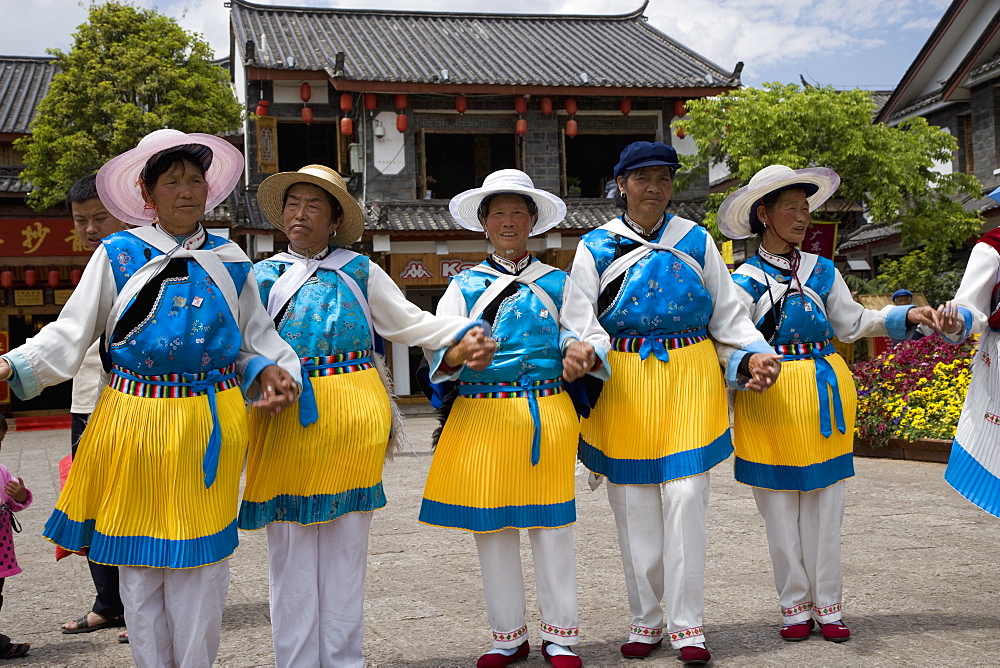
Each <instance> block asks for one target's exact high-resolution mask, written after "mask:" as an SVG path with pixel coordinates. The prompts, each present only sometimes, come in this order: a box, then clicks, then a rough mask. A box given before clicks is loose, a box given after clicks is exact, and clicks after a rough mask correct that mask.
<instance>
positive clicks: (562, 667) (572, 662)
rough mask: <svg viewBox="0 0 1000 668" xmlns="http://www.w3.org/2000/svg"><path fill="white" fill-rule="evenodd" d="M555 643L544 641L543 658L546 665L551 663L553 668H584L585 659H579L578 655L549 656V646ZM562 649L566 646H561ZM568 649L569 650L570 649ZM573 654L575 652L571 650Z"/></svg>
mask: <svg viewBox="0 0 1000 668" xmlns="http://www.w3.org/2000/svg"><path fill="white" fill-rule="evenodd" d="M553 644H554V643H551V642H549V641H548V640H543V641H542V656H543V657H545V662H546V663H551V664H552V668H582V666H583V659H581V658H580V657H578V656H577V655H576V654H574V655H572V656H570V655H568V654H555V655H552V654H549V650H548V648H549V646H551V645H553ZM560 647H566V646H565V645H560ZM566 649H569V648H568V647H567V648H566ZM570 651H571V652H572V651H573V650H570Z"/></svg>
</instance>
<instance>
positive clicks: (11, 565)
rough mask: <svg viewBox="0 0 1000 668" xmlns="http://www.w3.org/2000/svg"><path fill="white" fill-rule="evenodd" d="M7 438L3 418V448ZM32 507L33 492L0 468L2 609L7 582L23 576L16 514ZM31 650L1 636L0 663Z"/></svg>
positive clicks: (0, 440)
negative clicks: (17, 549) (17, 548)
mask: <svg viewBox="0 0 1000 668" xmlns="http://www.w3.org/2000/svg"><path fill="white" fill-rule="evenodd" d="M6 435H7V421H6V420H5V419H4V418H3V416H2V415H0V444H2V443H3V439H4V437H5V436H6ZM30 505H31V491H30V490H28V488H27V487H25V486H24V481H23V480H21V479H20V478H15V477H14V476H12V475H11V474H10V471H8V470H7V467H6V466H4V465H3V464H0V607H2V606H3V583H4V580H5V579H6V578H7V577H8V576H10V575H17V574H18V573H20V572H21V567H20V566H18V565H17V557H15V556H14V532H15V531H18V532H19V531H20V530H21V527H20V525H19V524H18V523H17V520H15V519H14V513H16V512H18V511H20V510H24V509H25V508H27V507H28V506H30ZM30 647H31V645H30V644H28V643H26V642H25V643H15V642H11V641H10V638H8V637H7V636H5V635H4V634H2V633H0V659H16V658H18V657H20V656H24V655H25V654H27V653H28V649H30Z"/></svg>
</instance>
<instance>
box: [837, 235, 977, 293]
mask: <svg viewBox="0 0 1000 668" xmlns="http://www.w3.org/2000/svg"><path fill="white" fill-rule="evenodd" d="M958 255H959V257H958V258H956V257H955V254H954V253H949V252H948V251H946V250H945V249H943V248H940V247H937V246H927V247H924V248H920V249H917V250H914V251H910V252H909V253H907V254H906V255H904V256H902V257H899V258H896V259H895V260H889V261H887V262H885V263H884V264H883V265H882V266H881V267H879V272H878V275H877V276H875V278H873V279H871V280H870V281H865V280H862V279H860V278H858V277H857V276H845V277H844V280H845V281H847V283H848V285H850V286H851V288H852V289H854V290H857V291H858V292H860V293H861V294H863V295H879V294H892V293H893V292H895V291H896V290H899V289H900V288H906V289H907V290H909V291H910V292H921V293H923V295H924V297H926V298H927V302H928V303H929V304H931V305H932V306H937V305H938V304H943V303H944V302H946V301H947V300H949V299H951V298H952V297H954V296H955V293H956V292H957V291H958V285H959V283H961V282H962V274H963V273H964V271H965V259H966V256H967V254H965V253H959V254H958Z"/></svg>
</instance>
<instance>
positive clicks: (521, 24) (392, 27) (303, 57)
mask: <svg viewBox="0 0 1000 668" xmlns="http://www.w3.org/2000/svg"><path fill="white" fill-rule="evenodd" d="M645 8H646V5H645V4H643V5H642V6H641V7H640V8H639V9H637V10H636V11H634V12H632V13H630V14H625V15H620V16H568V15H528V14H468V13H463V14H458V13H445V12H407V11H375V10H357V9H318V8H315V7H276V6H265V5H256V4H252V3H250V2H246V1H245V0H232V25H233V28H234V30H235V33H236V40H235V41H236V49H237V50H238V51H239V57H240V58H241V59H242V62H243V64H244V65H256V66H258V67H267V68H272V69H291V70H319V71H324V70H325V71H326V72H327V73H328V74H329V75H330V76H331V77H334V78H341V79H346V80H355V81H371V82H376V81H377V82H406V83H426V84H429V83H435V84H441V83H444V84H457V85H461V84H486V85H510V86H515V85H522V86H596V87H608V88H614V89H616V91H618V90H619V89H621V88H632V89H635V88H657V89H658V88H701V87H729V86H738V85H739V75H738V73H733V72H726V71H724V70H722V69H721V68H720V67H719V66H718V65H716V64H714V63H712V62H710V61H708V60H706V59H705V58H703V57H702V56H699V55H698V54H696V53H695V52H693V51H691V50H690V49H688V48H687V47H685V46H683V45H681V44H679V43H678V42H676V41H674V40H673V39H671V38H670V37H668V36H666V35H664V34H663V33H661V32H659V31H657V30H656V29H654V28H653V27H651V26H650V25H649V24H648V23H647V22H646V21H645V19H644V18H643V16H642V12H643V10H644V9H645ZM248 41H252V42H253V51H254V53H253V56H254V61H253V62H252V63H250V62H248V49H247V43H248ZM341 52H342V53H343V54H344V60H343V64H342V69H338V68H337V54H338V53H341ZM234 57H235V54H234Z"/></svg>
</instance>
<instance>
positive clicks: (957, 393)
mask: <svg viewBox="0 0 1000 668" xmlns="http://www.w3.org/2000/svg"><path fill="white" fill-rule="evenodd" d="M975 346H976V341H975V339H972V338H970V339H969V340H967V341H966V342H965V343H962V344H959V345H953V344H950V343H948V342H947V341H945V340H944V339H943V338H941V337H940V336H937V335H934V336H928V337H925V338H923V339H920V340H918V341H904V342H903V343H901V344H899V345H897V346H895V347H893V348H890V349H889V350H887V351H886V352H885V353H883V354H881V355H879V356H878V357H876V358H874V359H871V360H868V361H865V362H862V363H860V364H858V365H856V366H855V367H854V377H855V381H856V383H857V386H858V415H857V423H856V427H855V436H856V438H858V439H861V440H863V441H865V442H866V443H867V445H868V446H869V447H875V448H878V447H884V446H886V445H888V444H889V440H890V439H902V440H906V441H917V440H918V439H925V438H931V439H945V440H950V439H951V438H952V437H953V436H954V435H955V427H956V426H958V417H959V415H960V414H961V412H962V403H963V402H964V401H965V392H966V390H967V389H968V387H969V380H970V379H971V376H972V372H971V370H970V369H969V362H970V361H971V359H972V354H973V351H974V350H975Z"/></svg>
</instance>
